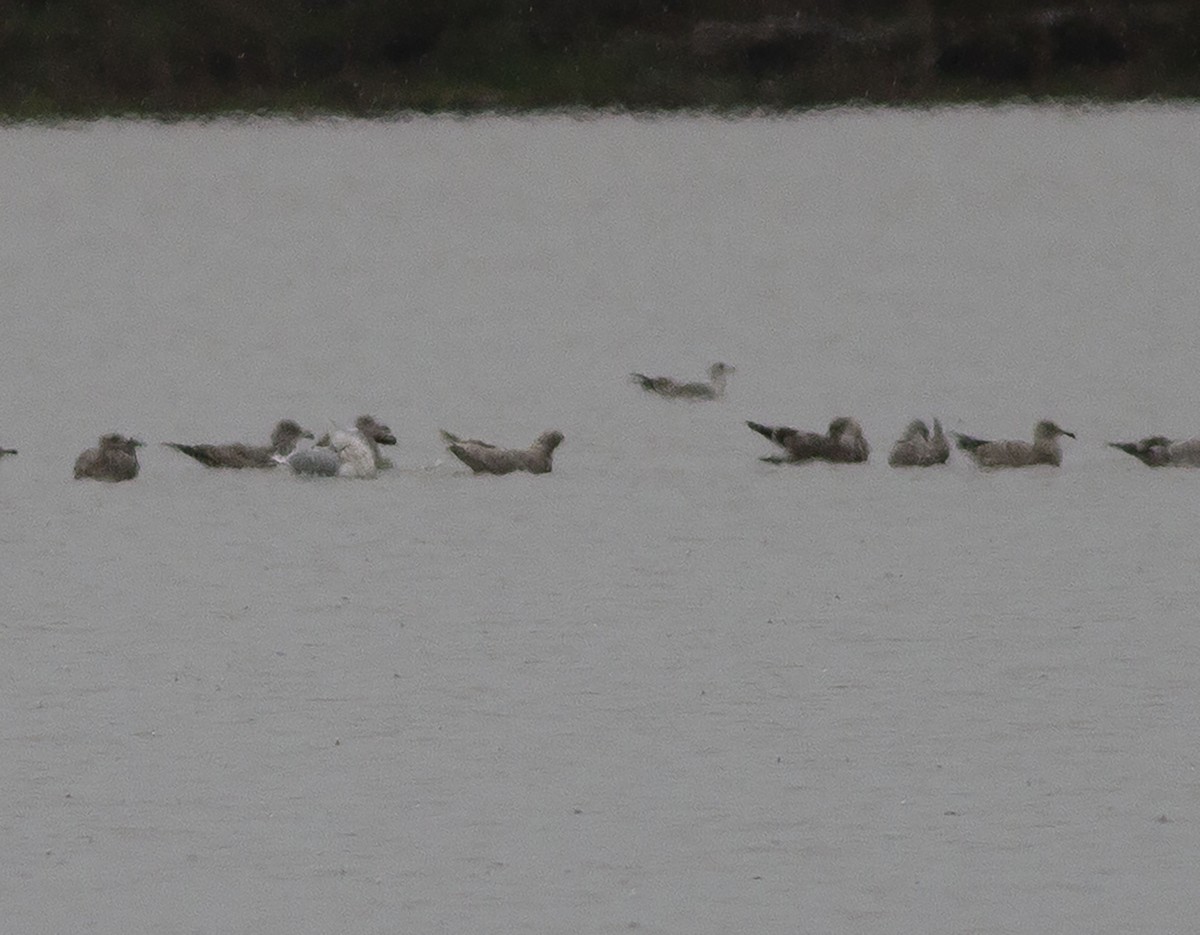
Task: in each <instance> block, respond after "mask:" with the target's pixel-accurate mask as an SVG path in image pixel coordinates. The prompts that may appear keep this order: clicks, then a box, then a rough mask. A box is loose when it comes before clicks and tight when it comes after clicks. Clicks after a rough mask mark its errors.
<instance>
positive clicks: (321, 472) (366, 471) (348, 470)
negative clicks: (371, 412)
mask: <svg viewBox="0 0 1200 935" xmlns="http://www.w3.org/2000/svg"><path fill="white" fill-rule="evenodd" d="M322 440H324V439H322ZM274 458H275V461H276V463H278V464H286V465H288V467H290V468H291V469H292V470H293V471H294V472H295V473H297V474H309V475H318V476H322V477H360V478H369V477H374V476H375V475H376V474H378V473H379V468H378V467H377V466H376V464H375V452H374V451H373V450H372V449H371V446H370V444H368V442H367V439H366V438H364V437H363V435H362V433H361V432H357V431H355V432H343V431H341V430H339V431H336V432H334V433H332V434H331V435H330V436H329V443H328V446H321V447H315V446H314V447H312V448H306V449H304V450H302V451H293V452H292V453H291V454H290V455H275V456H274Z"/></svg>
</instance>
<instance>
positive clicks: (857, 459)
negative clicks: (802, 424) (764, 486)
mask: <svg viewBox="0 0 1200 935" xmlns="http://www.w3.org/2000/svg"><path fill="white" fill-rule="evenodd" d="M746 424H747V425H748V426H750V428H751V429H753V430H754V431H756V432H758V434H759V435H764V436H766V437H767V438H769V439H771V441H773V442H775V444H777V445H779V446H780V447H781V448H783V450H784V452H785V454H783V455H768V456H766V457H764V458H760V459H759V460H761V461H766V462H767V463H769V464H797V463H800V462H803V461H832V462H835V463H838V464H856V463H861V462H863V461H866V460H867V457H868V456H869V455H870V454H871V446H870V445H868V444H867V440H866V439H865V438H864V437H863V431H862V426H860V425H859V424H858V423H857V422H856V421H855V420H854V419H851V418H848V417H846V416H842V417H840V418H837V419H834V420H833V421H832V422H830V423H829V431H828V433H827V434H825V435H821V434H819V433H817V432H803V431H800V430H799V429H793V428H789V427H788V426H786V425H780V426H770V425H760V424H759V423H758V422H747V423H746Z"/></svg>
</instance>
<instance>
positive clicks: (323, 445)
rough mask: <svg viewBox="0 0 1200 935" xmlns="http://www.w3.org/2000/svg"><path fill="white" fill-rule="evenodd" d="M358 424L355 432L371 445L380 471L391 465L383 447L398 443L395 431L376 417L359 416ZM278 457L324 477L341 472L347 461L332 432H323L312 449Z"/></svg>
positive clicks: (299, 469)
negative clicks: (343, 457)
mask: <svg viewBox="0 0 1200 935" xmlns="http://www.w3.org/2000/svg"><path fill="white" fill-rule="evenodd" d="M354 426H355V432H354V434H357V435H358V436H359V437H360V438H361V439H362V440H363V442H364V444H366V445H367V446H368V447H369V448H370V451H371V457H372V461H373V462H374V464H375V468H376V470H380V471H381V470H383V469H384V468H390V467H391V466H392V462H391V461H389V460H388V459H387V458H385V457H383V455H382V454H381V453H380V451H379V446H380V445H394V444H396V436H395V435H393V434H392V430H391V429H390V428H388V427H387V426H386V425H384V424H383V423H382V422H380V421H379V420H378V419H376V418H375V417H374V416H359V417H358V418H357V419H356V420H355V422H354ZM275 460H276V461H279V462H280V463H283V464H287V465H288V466H289V467H291V469H292V470H293V471H295V472H296V473H297V474H315V475H318V476H322V477H333V476H334V475H336V474H338V473H339V471H340V469H341V466H342V464H343V463H344V461H343V459H342V458H339V457H338V455H337V452H336V451H334V449H333V441H332V438H331V437H330V435H328V434H326V435H323V436H322V437H321V438H320V440H319V441H318V442H317V443H316V444H315V445H313V446H312V447H311V448H301V449H298V450H296V451H293V452H292V453H291V454H290V455H286V456H283V457H277V458H276V459H275ZM341 473H342V476H343V477H344V476H347V475H346V474H345V472H344V471H343V472H341ZM354 476H360V475H357V474H356V475H354Z"/></svg>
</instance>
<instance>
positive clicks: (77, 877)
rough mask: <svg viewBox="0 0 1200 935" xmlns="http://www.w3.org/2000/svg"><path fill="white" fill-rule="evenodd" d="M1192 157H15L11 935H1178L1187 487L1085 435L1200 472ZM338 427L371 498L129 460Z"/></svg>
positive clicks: (7, 537) (285, 138)
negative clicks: (483, 464)
mask: <svg viewBox="0 0 1200 935" xmlns="http://www.w3.org/2000/svg"><path fill="white" fill-rule="evenodd" d="M1196 121H1197V117H1196V112H1195V111H1193V110H1169V109H1157V108H1142V109H1130V110H1115V111H1094V112H1064V111H1052V110H1011V111H1009V110H997V111H987V112H972V111H952V112H943V113H844V114H830V115H827V116H821V117H811V118H799V119H795V120H776V121H729V122H720V121H709V120H702V119H683V120H670V121H646V120H634V119H626V118H605V119H601V120H594V121H580V120H570V119H565V118H564V119H558V118H555V119H542V120H501V119H485V120H476V121H450V120H445V121H442V120H417V121H410V122H404V123H396V124H358V123H334V124H315V125H291V124H283V123H270V124H257V123H249V124H240V125H234V124H213V125H176V126H168V127H159V126H148V125H136V124H94V125H88V126H86V127H82V128H78V129H72V130H45V129H26V128H9V129H7V130H5V131H3V133H2V134H0V148H2V151H3V156H4V162H5V165H6V167H7V170H8V171H7V172H6V173H5V175H4V176H3V178H2V179H0V186H2V189H0V198H2V199H3V203H4V204H5V205H6V212H5V222H4V223H3V225H0V232H2V233H0V238H2V239H0V263H2V264H3V265H2V269H3V271H4V277H5V281H6V284H7V289H6V299H5V301H6V312H7V316H8V317H7V321H8V324H7V325H6V333H5V340H4V341H3V342H0V387H2V388H3V399H4V406H3V413H2V416H0V418H2V419H3V422H2V424H0V442H3V443H4V444H5V445H11V446H12V447H16V448H19V449H21V453H20V455H19V456H17V457H12V458H5V459H4V461H3V463H0V500H2V502H3V504H4V508H5V515H6V522H5V523H4V526H3V528H2V529H0V541H2V542H3V545H4V553H5V565H6V580H7V581H8V582H9V585H8V588H7V589H6V605H7V609H8V611H9V613H8V617H7V623H6V624H5V626H4V633H5V646H6V653H5V658H6V659H7V662H8V665H7V669H6V679H5V692H6V700H7V710H8V712H9V717H8V719H7V721H6V724H7V727H6V736H7V739H8V744H7V747H8V750H9V756H8V757H6V758H5V766H3V767H2V768H0V769H2V773H0V776H2V778H3V784H4V788H5V789H6V790H8V797H7V805H6V807H5V809H4V811H3V827H4V828H5V830H6V832H7V836H6V839H7V840H8V841H9V847H8V848H7V849H6V854H7V858H6V861H7V863H6V866H5V869H6V870H7V874H6V877H7V878H8V879H9V880H13V881H20V883H21V885H19V886H18V885H16V884H14V886H13V887H12V888H10V889H9V890H8V892H7V893H6V897H5V905H6V915H7V916H8V917H9V918H10V919H11V920H12V923H11V924H12V925H13V926H14V930H22V931H34V930H42V929H45V930H55V931H57V930H65V929H67V928H79V927H80V923H81V921H82V922H83V924H84V927H86V928H87V929H89V930H90V931H97V932H112V933H116V932H126V931H142V930H152V929H159V930H163V929H168V930H177V929H185V930H187V931H196V932H204V931H227V930H246V929H252V930H254V931H256V932H280V933H283V932H288V933H294V932H299V931H312V932H318V931H331V930H343V929H346V928H350V929H353V930H355V931H394V930H395V928H396V926H397V925H399V926H400V927H401V928H404V929H411V930H414V931H464V930H478V929H480V928H489V929H496V928H499V929H504V930H513V931H517V930H520V931H544V932H557V931H564V930H570V931H574V932H597V933H599V932H611V931H615V930H618V929H620V930H625V929H629V928H632V927H634V926H636V927H638V928H639V929H640V930H642V931H656V932H676V931H682V930H689V931H694V932H713V933H717V932H722V933H723V932H729V931H736V930H745V929H746V928H747V927H750V928H753V930H755V931H778V932H785V931H786V932H792V931H795V930H796V927H797V925H798V924H799V925H800V927H801V928H805V929H812V930H820V931H843V932H861V931H878V932H889V933H894V932H897V931H900V932H922V933H925V932H947V933H948V932H959V931H965V930H968V929H969V930H972V931H979V932H989V933H990V932H996V933H999V932H1026V931H1031V930H1047V929H1055V928H1062V927H1063V926H1064V925H1068V921H1067V920H1070V923H1069V927H1076V928H1078V927H1081V926H1082V927H1084V928H1090V929H1096V928H1102V929H1104V930H1105V931H1129V932H1133V931H1151V930H1153V931H1168V930H1177V929H1181V928H1185V927H1186V926H1185V925H1184V924H1183V920H1182V918H1181V916H1180V913H1181V912H1182V908H1183V907H1182V904H1181V903H1180V902H1179V901H1178V900H1170V899H1160V898H1157V897H1158V895H1159V894H1160V893H1166V892H1168V891H1170V892H1176V891H1185V889H1186V887H1187V886H1188V885H1189V884H1190V878H1189V877H1187V873H1188V868H1189V862H1188V861H1187V860H1186V859H1185V855H1187V854H1190V853H1192V852H1194V850H1195V847H1196V843H1197V842H1196V840H1195V834H1194V832H1193V831H1191V830H1189V829H1190V828H1191V826H1192V825H1193V824H1194V822H1192V823H1189V821H1188V819H1189V817H1190V816H1191V813H1192V811H1193V810H1194V798H1195V795H1194V792H1195V788H1194V787H1195V782H1194V774H1195V768H1196V763H1195V757H1194V756H1193V755H1192V753H1191V752H1190V751H1191V747H1192V745H1191V743H1190V739H1191V733H1192V731H1191V723H1190V720H1191V719H1190V705H1189V704H1188V702H1189V701H1190V700H1191V698H1192V697H1193V696H1194V693H1195V690H1196V687H1197V686H1196V679H1195V675H1194V673H1195V672H1196V671H1198V669H1197V666H1196V662H1197V655H1198V652H1200V645H1198V641H1197V638H1196V636H1195V632H1194V631H1195V628H1194V627H1193V626H1191V623H1192V620H1191V617H1192V608H1193V607H1194V604H1195V594H1194V585H1193V580H1194V575H1193V569H1194V567H1195V560H1196V556H1195V555H1193V554H1192V552H1193V550H1192V549H1191V547H1190V545H1189V543H1190V541H1191V538H1192V537H1191V536H1190V531H1191V527H1192V525H1194V519H1195V513H1196V510H1195V506H1194V504H1195V502H1196V498H1195V490H1194V488H1195V483H1196V480H1197V478H1196V476H1195V475H1194V474H1193V473H1191V472H1188V471H1152V470H1149V469H1147V468H1145V467H1144V466H1142V465H1141V464H1138V463H1137V462H1136V461H1135V460H1134V459H1132V458H1129V457H1128V456H1126V455H1124V454H1123V453H1121V452H1118V451H1114V450H1112V449H1111V448H1108V447H1106V445H1105V443H1106V442H1108V441H1110V440H1125V439H1132V438H1142V437H1144V436H1146V435H1149V434H1153V433H1157V432H1164V433H1168V434H1171V433H1173V434H1176V435H1179V436H1181V437H1187V436H1190V435H1193V434H1200V425H1198V424H1197V423H1196V422H1195V421H1194V419H1195V415H1194V412H1193V411H1192V410H1193V408H1194V407H1193V406H1192V405H1191V401H1190V399H1189V398H1188V396H1187V394H1186V393H1180V391H1179V386H1180V376H1179V375H1180V374H1184V373H1187V372H1189V370H1188V368H1189V366H1190V363H1191V360H1190V358H1191V349H1192V348H1193V347H1194V346H1196V344H1197V338H1198V337H1200V335H1197V334H1196V329H1197V327H1198V326H1197V323H1196V318H1195V316H1194V315H1193V314H1192V312H1193V304H1194V303H1193V301H1192V300H1193V297H1194V295H1195V294H1196V292H1197V286H1198V283H1197V277H1198V276H1200V273H1198V272H1197V270H1200V264H1198V263H1197V262H1196V260H1197V257H1196V255H1195V254H1196V246H1195V245H1196V244H1197V243H1198V242H1200V238H1197V236H1196V235H1197V230H1196V223H1197V221H1196V215H1195V212H1194V211H1192V210H1191V209H1190V205H1192V204H1195V203H1196V201H1197V195H1198V194H1200V193H1197V192H1196V191H1195V189H1196V188H1197V186H1198V185H1200V182H1198V181H1197V179H1200V173H1197V172H1196V171H1194V170H1195V165H1194V162H1195V159H1196V157H1195V154H1194V145H1193V144H1194V140H1195V135H1196ZM716 360H723V361H727V362H728V363H730V364H732V365H734V366H736V368H737V372H736V375H735V376H734V377H733V378H731V379H730V381H729V383H728V389H727V392H726V393H725V396H724V398H723V399H720V400H716V401H705V402H694V403H693V402H688V401H682V400H666V399H660V398H657V397H655V396H652V395H649V394H646V393H644V392H642V390H641V389H640V388H639V387H637V386H636V385H633V384H631V382H630V380H629V376H628V375H629V373H630V372H635V371H637V372H642V373H647V374H658V373H664V374H677V375H679V376H680V377H682V378H685V379H691V377H689V376H688V375H691V374H696V375H699V374H702V373H703V372H704V368H705V367H707V366H708V365H709V364H710V363H711V362H712V361H716ZM362 412H371V413H375V414H377V415H378V416H379V417H380V418H381V419H382V420H383V421H385V422H387V423H388V424H389V425H390V426H391V428H392V429H393V430H394V432H395V434H396V436H397V440H398V445H397V446H396V449H395V455H394V456H393V458H392V460H393V461H395V464H396V466H395V468H393V469H392V470H390V471H385V472H383V473H382V474H381V475H380V477H379V478H377V479H376V480H372V481H357V482H348V481H342V482H339V481H336V480H322V479H308V480H306V479H302V478H296V477H292V476H290V475H288V474H287V473H285V472H282V471H271V470H261V471H260V470H241V471H217V470H209V469H206V468H204V467H202V466H201V465H199V464H195V463H193V462H191V461H189V460H188V459H186V458H184V457H182V456H180V455H179V454H178V453H177V452H173V451H170V450H168V449H165V448H162V447H161V446H159V445H158V444H157V443H158V442H160V441H165V440H176V439H184V440H187V439H198V440H204V439H211V440H230V441H232V440H235V439H239V438H240V439H242V440H244V441H247V442H255V441H261V436H262V435H263V432H264V429H265V428H266V427H269V426H271V425H273V424H274V423H275V421H276V420H278V419H281V418H293V419H296V420H297V421H298V422H299V423H300V424H301V425H304V426H306V427H310V428H313V429H315V430H317V431H318V432H320V431H324V430H325V429H326V428H331V427H332V424H333V423H337V424H340V425H347V424H349V423H351V422H352V421H353V419H354V417H355V416H356V415H358V414H359V413H362ZM842 415H846V416H853V417H854V418H855V419H857V420H858V421H859V422H860V423H861V424H862V426H863V430H864V433H865V435H866V437H867V439H868V440H869V441H870V443H871V446H872V456H871V460H870V461H869V462H868V463H867V464H859V465H838V466H833V465H823V464H815V465H804V466H794V465H768V464H763V463H760V462H759V461H758V460H757V459H758V456H759V455H760V454H762V453H763V451H762V441H763V440H762V439H761V438H758V437H757V436H755V435H754V434H753V433H752V432H750V431H749V430H748V429H747V428H746V425H745V422H746V420H755V421H760V422H762V423H764V424H768V425H777V424H784V425H791V426H796V427H798V428H806V429H814V430H823V428H824V426H826V425H827V424H828V422H829V420H830V419H832V418H834V417H836V416H842ZM916 416H921V417H922V418H926V419H932V417H933V416H937V417H938V418H939V419H940V420H941V421H942V423H943V424H944V425H945V427H946V429H947V430H948V431H961V432H968V433H970V434H974V435H981V436H984V437H992V438H1024V437H1026V433H1027V432H1028V430H1029V427H1030V426H1031V425H1032V424H1033V422H1034V421H1035V420H1037V419H1040V418H1052V419H1054V420H1056V421H1057V422H1058V423H1059V424H1060V425H1063V426H1066V427H1068V428H1070V429H1072V430H1073V431H1074V432H1075V433H1076V435H1077V436H1078V437H1077V438H1076V439H1075V440H1071V439H1065V440H1064V442H1065V443H1064V446H1063V449H1064V455H1063V465H1062V467H1061V468H1059V469H1057V470H1056V469H1053V468H1048V467H1039V468H1033V469H1030V470H1028V471H1024V472H1007V473H1004V472H990V473H989V472H982V471H980V470H978V469H977V468H975V467H974V466H973V465H972V464H970V463H969V461H968V460H967V459H966V458H965V457H964V456H963V454H962V453H961V452H957V451H956V452H954V453H952V454H951V457H950V460H949V463H948V464H946V465H945V466H942V467H936V468H929V469H920V470H908V471H900V470H893V469H890V468H889V467H887V465H886V463H885V461H886V452H887V451H888V449H889V447H890V445H891V443H892V442H893V441H894V440H895V439H896V438H897V437H898V436H899V434H900V432H901V430H902V429H903V427H904V426H905V425H907V424H908V423H909V422H910V421H911V420H912V419H913V418H914V417H916ZM549 426H554V427H557V428H561V430H562V431H563V433H564V435H565V442H564V443H563V445H562V447H561V448H560V449H558V451H556V453H555V461H554V471H553V473H552V474H549V475H546V476H542V477H531V476H529V475H526V474H517V475H513V476H510V477H490V476H483V477H473V476H472V475H471V474H470V472H469V470H467V469H466V468H465V467H463V466H462V465H460V464H459V463H458V462H456V461H455V460H454V459H453V458H452V457H451V456H449V455H448V454H447V453H446V451H445V450H444V448H443V443H442V441H441V439H440V437H439V435H438V430H439V428H446V429H449V430H453V431H454V432H458V433H462V434H463V435H464V436H465V437H471V438H485V439H487V440H488V441H490V442H495V443H497V444H501V445H504V446H510V447H520V446H523V445H526V444H528V443H529V440H530V439H533V438H535V437H536V436H537V435H538V434H539V433H540V432H542V431H544V430H545V429H546V428H547V427H549ZM108 431H118V432H122V433H126V432H127V433H133V434H135V435H137V437H139V438H142V439H144V440H146V441H147V442H151V443H152V444H151V445H150V446H149V447H148V448H147V449H145V450H144V451H143V452H142V453H141V461H142V472H141V476H139V477H138V478H137V480H136V481H134V482H131V483H126V484H119V485H102V484H76V483H74V482H72V481H71V479H70V474H71V471H70V466H71V463H72V460H73V459H74V457H75V455H76V454H77V453H78V452H79V451H80V450H82V449H83V448H85V447H87V446H88V445H90V444H93V443H94V440H95V438H96V437H97V436H98V435H99V434H100V433H102V432H108ZM1149 880H1153V881H1154V883H1153V885H1147V881H1149ZM799 892H803V893H804V894H805V895H804V899H803V900H802V901H801V902H800V903H798V902H797V898H796V894H797V893H799ZM801 903H802V905H803V908H802V909H801V910H800V912H799V915H798V914H797V909H798V906H800V905H801ZM798 920H803V921H802V922H800V921H798Z"/></svg>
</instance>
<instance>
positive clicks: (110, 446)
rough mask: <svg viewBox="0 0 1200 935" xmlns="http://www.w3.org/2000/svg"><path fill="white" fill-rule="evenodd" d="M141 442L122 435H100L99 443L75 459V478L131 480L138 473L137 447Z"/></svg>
mask: <svg viewBox="0 0 1200 935" xmlns="http://www.w3.org/2000/svg"><path fill="white" fill-rule="evenodd" d="M141 446H142V443H141V442H140V441H138V440H137V439H135V438H126V437H125V436H124V435H116V434H112V435H101V436H100V444H99V446H98V447H96V448H89V449H88V450H87V451H85V452H84V453H83V454H81V455H80V456H79V457H78V458H76V459H75V479H76V480H79V479H81V478H85V477H90V478H92V479H94V480H105V481H119V480H133V479H134V478H135V477H137V474H138V459H137V449H138V448H140V447H141Z"/></svg>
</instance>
